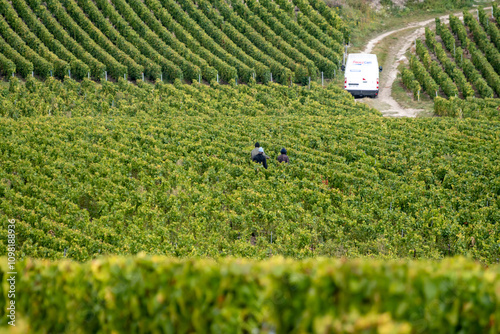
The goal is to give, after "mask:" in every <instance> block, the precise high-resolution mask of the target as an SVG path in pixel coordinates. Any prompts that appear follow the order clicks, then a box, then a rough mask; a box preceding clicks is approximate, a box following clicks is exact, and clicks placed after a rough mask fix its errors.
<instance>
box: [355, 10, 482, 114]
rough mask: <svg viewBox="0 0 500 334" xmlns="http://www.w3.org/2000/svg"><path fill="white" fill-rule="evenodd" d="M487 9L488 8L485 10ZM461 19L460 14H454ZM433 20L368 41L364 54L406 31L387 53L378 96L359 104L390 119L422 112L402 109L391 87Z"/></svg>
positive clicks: (417, 23)
mask: <svg viewBox="0 0 500 334" xmlns="http://www.w3.org/2000/svg"><path fill="white" fill-rule="evenodd" d="M485 9H489V8H485ZM454 15H456V16H459V17H460V18H461V17H462V15H461V13H456V14H454ZM448 17H449V15H444V16H441V17H440V19H441V22H443V23H447V22H448ZM434 22H435V19H430V20H425V21H421V22H415V23H412V24H409V25H408V26H406V27H404V28H401V29H396V30H392V31H388V32H386V33H383V34H381V35H379V36H377V37H375V38H374V39H372V40H370V41H369V42H368V44H367V45H366V47H365V50H364V51H363V52H364V53H371V52H372V51H373V48H374V47H375V45H377V43H379V42H380V41H382V40H383V39H384V38H387V37H389V36H391V35H392V34H394V33H398V32H401V31H405V30H406V31H407V34H403V35H402V36H401V37H400V38H398V39H397V40H396V41H395V42H394V43H392V44H391V47H390V50H389V51H388V52H387V59H386V61H385V64H383V65H384V70H383V71H382V73H381V76H380V83H381V84H382V85H381V86H380V89H379V95H378V97H377V98H376V99H370V98H364V99H358V100H357V101H359V102H365V103H367V104H368V105H370V106H371V107H374V108H376V109H378V110H379V111H380V112H382V114H383V115H384V116H392V117H416V116H417V115H418V114H419V113H420V112H422V111H423V110H421V109H407V108H403V107H402V106H401V105H400V104H399V103H398V102H397V101H396V100H394V99H393V98H392V85H393V83H394V80H396V77H397V75H398V65H399V63H400V62H401V61H407V59H406V57H405V56H404V55H405V53H406V51H407V50H408V49H409V48H410V47H411V46H412V44H413V43H415V40H416V39H417V38H419V37H421V36H423V35H424V34H425V27H426V26H428V25H430V24H432V23H434Z"/></svg>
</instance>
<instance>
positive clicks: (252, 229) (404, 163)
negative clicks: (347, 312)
mask: <svg viewBox="0 0 500 334" xmlns="http://www.w3.org/2000/svg"><path fill="white" fill-rule="evenodd" d="M2 94H3V97H4V98H3V106H2V112H3V114H4V115H3V116H4V117H3V118H2V120H1V122H2V127H1V133H2V138H3V141H2V144H1V151H0V152H1V155H2V161H3V163H2V165H1V166H0V173H1V174H0V179H1V180H2V183H1V185H0V187H1V188H0V191H1V196H0V200H1V202H0V208H1V210H2V212H3V214H4V215H5V216H7V217H13V218H15V219H18V220H19V222H18V225H17V229H18V230H17V233H18V239H17V241H18V245H19V246H20V254H22V256H34V257H45V258H53V259H57V258H62V257H64V256H67V257H69V258H74V259H77V260H87V259H89V258H93V257H96V256H98V255H102V254H135V253H137V252H140V251H145V252H147V253H150V254H165V255H171V256H210V257H218V256H224V255H233V256H249V257H255V258H263V257H267V256H269V255H284V256H291V257H295V258H303V257H310V256H317V255H329V256H348V257H356V256H368V255H374V256H377V257H388V258H401V257H403V258H404V257H411V258H434V259H439V258H442V257H444V256H451V255H457V254H462V255H466V254H468V255H471V256H472V257H473V258H475V259H478V260H480V261H482V262H485V263H493V262H496V261H497V258H498V257H499V248H498V242H499V232H500V231H499V229H498V224H496V223H497V222H498V220H499V218H500V216H499V212H500V210H499V208H500V171H499V165H498V163H497V162H498V161H499V158H500V157H499V154H500V152H499V150H498V142H499V131H500V127H499V124H498V122H487V121H476V120H472V119H467V120H453V119H439V118H435V119H385V118H382V117H380V115H379V113H378V112H376V111H375V110H372V109H369V108H368V107H366V106H365V105H364V104H357V103H355V101H354V100H353V99H352V97H350V96H349V95H347V93H345V92H343V91H341V89H339V88H336V87H333V86H329V87H327V88H322V87H321V86H317V85H313V87H312V88H311V89H308V88H307V87H299V86H294V87H292V88H288V87H284V86H280V85H277V84H271V85H270V86H266V85H250V86H247V85H238V86H234V87H231V86H229V85H224V86H219V85H215V86H214V87H208V86H205V85H196V84H195V85H185V84H181V83H176V84H175V85H169V84H163V83H161V82H158V83H157V84H156V85H149V84H140V85H139V86H135V85H132V84H130V83H128V82H126V81H124V80H122V81H121V82H120V83H118V84H113V83H105V84H103V85H100V84H96V83H93V82H92V81H88V80H85V81H83V82H82V83H78V82H76V81H73V80H70V79H67V80H66V81H65V82H64V83H60V82H58V81H56V80H54V79H48V80H47V81H45V83H41V82H39V81H36V80H33V79H30V80H28V81H27V83H26V84H25V85H22V84H20V83H18V82H17V81H16V80H14V81H12V82H11V84H10V85H9V87H6V88H5V89H4V90H3V91H2ZM256 141H258V142H260V143H261V145H262V146H263V147H264V148H265V152H266V154H268V155H269V156H271V159H270V160H269V165H270V166H269V168H268V169H267V170H265V169H264V168H263V167H262V166H261V165H257V164H255V163H253V162H252V161H251V160H250V151H251V150H252V148H253V144H254V143H255V142H256ZM282 147H286V148H287V149H288V153H289V156H290V159H291V162H290V164H289V165H280V164H278V163H277V162H276V157H277V155H278V154H279V150H280V149H281V148H282ZM2 240H3V241H2V242H3V243H4V245H5V244H6V242H7V238H6V236H5V235H2ZM3 249H4V252H5V247H4V248H3ZM4 254H5V253H4Z"/></svg>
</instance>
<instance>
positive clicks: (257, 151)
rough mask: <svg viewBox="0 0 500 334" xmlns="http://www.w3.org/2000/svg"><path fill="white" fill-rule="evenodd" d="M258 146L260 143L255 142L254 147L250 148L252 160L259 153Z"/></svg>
mask: <svg viewBox="0 0 500 334" xmlns="http://www.w3.org/2000/svg"><path fill="white" fill-rule="evenodd" d="M259 147H260V144H259V143H255V148H254V149H253V150H252V160H253V158H254V157H255V156H256V155H257V154H259ZM264 156H265V157H266V159H269V157H268V156H267V155H265V154H264Z"/></svg>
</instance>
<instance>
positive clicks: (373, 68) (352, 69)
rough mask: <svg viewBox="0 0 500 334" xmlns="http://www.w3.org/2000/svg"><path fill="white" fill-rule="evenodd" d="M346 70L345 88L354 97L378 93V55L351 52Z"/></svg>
mask: <svg viewBox="0 0 500 334" xmlns="http://www.w3.org/2000/svg"><path fill="white" fill-rule="evenodd" d="M342 70H343V71H345V72H344V89H345V90H347V91H348V92H349V93H351V94H352V95H353V96H354V97H363V96H371V97H376V96H377V95H378V84H379V80H378V78H379V72H382V66H380V67H379V66H378V61H377V55H374V54H368V53H351V54H349V55H348V56H347V61H346V63H345V66H344V65H342Z"/></svg>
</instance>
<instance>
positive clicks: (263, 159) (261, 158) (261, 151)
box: [252, 147, 267, 169]
mask: <svg viewBox="0 0 500 334" xmlns="http://www.w3.org/2000/svg"><path fill="white" fill-rule="evenodd" d="M266 157H267V155H265V154H264V149H263V148H262V147H259V153H258V154H257V155H256V156H254V157H253V158H252V160H253V161H255V162H257V163H259V164H262V165H264V168H265V169H267V158H266Z"/></svg>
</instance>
